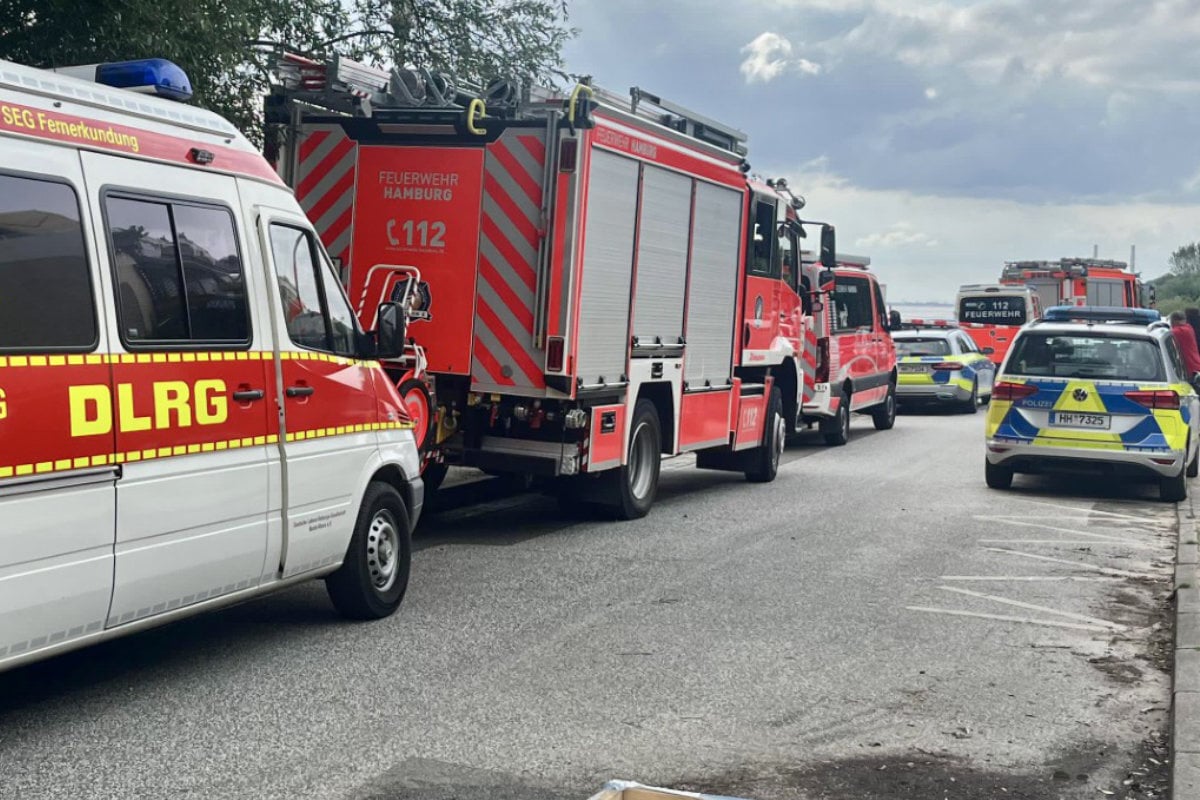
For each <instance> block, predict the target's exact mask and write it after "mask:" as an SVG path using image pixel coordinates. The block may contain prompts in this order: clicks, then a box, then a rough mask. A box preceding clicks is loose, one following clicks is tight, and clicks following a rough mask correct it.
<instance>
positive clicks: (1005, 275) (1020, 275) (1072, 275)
mask: <svg viewBox="0 0 1200 800" xmlns="http://www.w3.org/2000/svg"><path fill="white" fill-rule="evenodd" d="M1000 283H1001V284H1004V285H1007V286H1029V287H1031V288H1032V289H1033V290H1034V291H1036V292H1037V295H1038V300H1039V302H1040V304H1041V307H1042V308H1043V309H1046V308H1053V307H1054V306H1062V305H1066V306H1119V307H1124V308H1144V307H1148V306H1151V305H1153V298H1152V297H1150V296H1149V293H1148V292H1147V291H1146V289H1145V287H1143V285H1142V282H1141V280H1140V279H1139V276H1138V274H1137V273H1136V272H1132V271H1130V269H1129V264H1127V263H1126V262H1124V261H1113V260H1110V259H1097V258H1062V259H1059V260H1058V261H1008V262H1005V264H1004V270H1003V271H1002V272H1001V274H1000Z"/></svg>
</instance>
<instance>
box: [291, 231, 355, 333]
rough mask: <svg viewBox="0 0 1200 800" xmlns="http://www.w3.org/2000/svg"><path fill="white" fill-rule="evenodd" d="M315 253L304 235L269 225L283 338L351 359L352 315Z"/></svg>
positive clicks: (331, 273)
mask: <svg viewBox="0 0 1200 800" xmlns="http://www.w3.org/2000/svg"><path fill="white" fill-rule="evenodd" d="M319 253H320V251H319V250H318V249H317V247H316V243H315V242H314V241H313V239H312V236H311V234H309V233H308V232H307V231H305V230H301V229H300V228H293V227H291V226H289V225H279V224H276V223H272V225H271V254H272V260H273V261H274V262H275V274H276V277H277V278H278V279H279V295H280V298H281V299H282V301H283V316H284V320H285V321H286V323H287V330H288V336H290V337H291V339H292V341H293V342H295V343H296V344H298V345H300V346H301V347H306V348H308V349H310V350H323V351H326V352H329V353H337V354H338V355H345V356H352V355H354V353H355V336H354V334H355V326H354V312H352V311H351V310H350V303H349V302H348V301H347V300H346V295H345V294H344V293H343V292H342V287H341V285H340V284H338V282H337V280H336V279H335V278H334V277H333V272H332V271H331V269H330V267H329V265H328V264H326V263H325V262H324V261H323V260H322V259H321V258H320V255H319Z"/></svg>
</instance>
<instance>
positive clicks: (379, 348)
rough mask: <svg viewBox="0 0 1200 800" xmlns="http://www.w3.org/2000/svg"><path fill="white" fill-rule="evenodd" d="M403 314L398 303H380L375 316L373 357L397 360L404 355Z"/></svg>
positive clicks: (404, 332) (404, 331) (404, 333)
mask: <svg viewBox="0 0 1200 800" xmlns="http://www.w3.org/2000/svg"><path fill="white" fill-rule="evenodd" d="M405 327H406V326H405V322H404V312H403V311H402V310H401V308H400V304H399V303H381V304H380V306H379V311H378V312H377V313H376V316H375V357H376V358H399V357H400V356H402V355H403V354H404V337H405V335H406V333H407V331H406V330H405Z"/></svg>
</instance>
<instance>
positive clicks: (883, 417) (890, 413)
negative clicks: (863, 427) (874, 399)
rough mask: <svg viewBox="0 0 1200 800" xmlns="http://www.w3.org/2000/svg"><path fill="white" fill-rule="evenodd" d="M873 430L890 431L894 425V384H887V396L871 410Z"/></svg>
mask: <svg viewBox="0 0 1200 800" xmlns="http://www.w3.org/2000/svg"><path fill="white" fill-rule="evenodd" d="M871 421H872V422H874V423H875V430H877V431H890V430H891V429H892V428H894V427H895V426H896V384H894V383H892V384H888V393H887V397H886V398H885V399H884V401H883V403H881V404H880V405H878V406H876V407H875V409H874V410H873V411H872V412H871Z"/></svg>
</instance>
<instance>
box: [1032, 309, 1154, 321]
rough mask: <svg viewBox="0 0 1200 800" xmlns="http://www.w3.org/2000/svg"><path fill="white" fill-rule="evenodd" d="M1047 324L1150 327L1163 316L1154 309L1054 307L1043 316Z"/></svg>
mask: <svg viewBox="0 0 1200 800" xmlns="http://www.w3.org/2000/svg"><path fill="white" fill-rule="evenodd" d="M1042 319H1043V320H1045V321H1046V322H1132V323H1137V324H1139V325H1149V324H1150V323H1152V322H1158V321H1159V320H1160V319H1162V315H1161V314H1159V313H1158V311H1157V310H1155V309H1153V308H1124V307H1121V306H1054V307H1053V308H1048V309H1046V313H1044V314H1043V315H1042Z"/></svg>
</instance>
